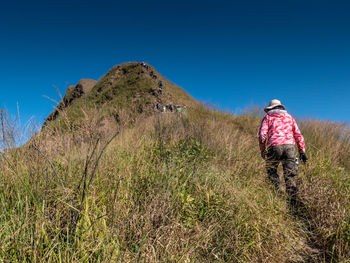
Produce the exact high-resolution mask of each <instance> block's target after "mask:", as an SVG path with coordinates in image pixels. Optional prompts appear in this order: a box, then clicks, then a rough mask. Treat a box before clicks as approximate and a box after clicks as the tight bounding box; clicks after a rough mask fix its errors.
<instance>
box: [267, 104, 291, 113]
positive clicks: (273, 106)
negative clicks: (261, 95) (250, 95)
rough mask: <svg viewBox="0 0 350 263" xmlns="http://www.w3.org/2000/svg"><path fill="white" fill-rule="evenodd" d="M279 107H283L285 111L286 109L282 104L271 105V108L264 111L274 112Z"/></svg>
mask: <svg viewBox="0 0 350 263" xmlns="http://www.w3.org/2000/svg"><path fill="white" fill-rule="evenodd" d="M277 106H281V107H282V108H283V109H284V110H285V109H286V107H284V105H282V104H276V105H271V106H268V107H266V108H265V109H264V111H265V112H267V111H269V110H272V109H273V108H276V107H277Z"/></svg>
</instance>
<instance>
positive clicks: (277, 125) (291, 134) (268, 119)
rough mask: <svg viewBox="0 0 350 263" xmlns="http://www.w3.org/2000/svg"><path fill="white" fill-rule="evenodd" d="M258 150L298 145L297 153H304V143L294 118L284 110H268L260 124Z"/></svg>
mask: <svg viewBox="0 0 350 263" xmlns="http://www.w3.org/2000/svg"><path fill="white" fill-rule="evenodd" d="M258 135H259V144H260V150H261V151H263V150H265V142H266V139H267V147H270V146H274V145H281V144H293V145H294V144H295V142H296V143H297V145H298V148H299V152H303V153H305V142H304V138H303V136H302V135H301V132H300V130H299V128H298V125H297V123H296V122H295V120H294V118H293V117H292V116H291V115H290V114H288V113H287V111H285V110H277V109H276V110H270V111H269V112H268V113H267V114H266V116H265V117H264V119H263V120H262V122H261V125H260V130H259V134H258Z"/></svg>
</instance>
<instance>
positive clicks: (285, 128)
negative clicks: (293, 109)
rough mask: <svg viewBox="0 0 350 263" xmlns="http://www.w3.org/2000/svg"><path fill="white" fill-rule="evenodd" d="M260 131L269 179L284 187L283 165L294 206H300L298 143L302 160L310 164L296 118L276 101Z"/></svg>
mask: <svg viewBox="0 0 350 263" xmlns="http://www.w3.org/2000/svg"><path fill="white" fill-rule="evenodd" d="M264 111H265V112H266V115H265V117H264V118H263V120H262V122H261V125H260V129H259V134H258V135H259V145H260V151H261V157H262V158H263V159H265V161H266V170H267V173H268V176H269V178H270V180H271V181H272V183H273V184H274V185H275V187H276V188H279V186H280V184H281V180H280V177H279V176H278V174H277V168H278V165H279V163H280V162H282V166H283V174H284V180H285V183H286V192H287V194H288V197H289V200H290V203H291V205H292V206H295V204H296V194H297V187H296V182H295V178H294V177H295V176H297V175H298V165H297V162H296V160H297V159H296V153H295V147H294V145H295V142H296V144H297V146H298V149H299V154H300V160H301V161H302V162H303V163H306V162H307V160H308V158H307V157H306V154H305V142H304V137H303V136H302V134H301V132H300V130H299V128H298V125H297V123H296V122H295V120H294V118H293V117H292V116H291V115H290V114H288V113H287V111H286V110H285V106H283V105H282V104H281V102H280V101H279V100H276V99H274V100H272V101H271V102H270V104H269V106H267V107H266V108H265V109H264Z"/></svg>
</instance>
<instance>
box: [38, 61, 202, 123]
mask: <svg viewBox="0 0 350 263" xmlns="http://www.w3.org/2000/svg"><path fill="white" fill-rule="evenodd" d="M160 83H162V84H160ZM160 85H162V90H161V91H160V89H159V88H160ZM156 103H157V104H158V105H161V106H176V105H179V106H182V107H183V106H186V107H196V106H198V105H199V104H198V102H196V101H195V100H194V99H193V98H192V97H191V96H189V95H188V94H187V93H186V92H185V91H184V90H183V89H181V88H180V87H178V86H176V85H174V84H173V83H171V82H170V81H168V80H167V79H165V78H164V77H163V76H161V75H160V74H159V73H158V72H157V71H156V70H155V69H154V68H153V67H152V66H150V65H148V64H146V63H143V62H141V63H138V62H135V63H125V64H122V65H118V66H115V67H113V68H112V69H111V70H110V71H109V72H108V73H107V74H106V75H105V76H103V77H102V78H101V79H100V80H99V81H98V82H96V81H94V80H90V79H85V80H81V81H80V82H79V83H78V84H77V85H75V86H71V87H69V88H68V89H67V92H66V94H65V96H64V97H63V99H62V101H61V102H60V103H59V105H58V106H57V107H56V109H55V110H54V111H53V112H52V113H51V114H50V115H49V117H48V118H47V119H46V121H45V123H44V127H50V128H63V129H70V130H72V129H77V127H78V126H81V124H82V122H83V120H84V118H83V117H84V114H92V111H94V110H95V111H94V114H97V115H98V117H99V119H100V122H101V123H104V125H105V126H115V124H116V123H115V122H118V121H120V114H122V112H127V114H128V118H129V119H134V118H136V117H137V116H139V115H140V114H143V115H145V116H147V115H150V114H152V113H153V112H154V105H155V104H156ZM168 108H169V107H168ZM96 110H97V111H98V113H96ZM169 110H170V109H168V111H169ZM174 111H175V109H174ZM60 112H61V113H62V112H64V117H63V116H62V114H60ZM106 123H108V125H107V124H106ZM67 125H68V126H69V127H67Z"/></svg>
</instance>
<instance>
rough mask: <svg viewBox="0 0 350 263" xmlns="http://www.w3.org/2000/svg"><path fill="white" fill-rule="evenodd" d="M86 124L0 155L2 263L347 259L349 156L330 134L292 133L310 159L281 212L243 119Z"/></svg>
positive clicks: (201, 113) (220, 116) (211, 114)
mask: <svg viewBox="0 0 350 263" xmlns="http://www.w3.org/2000/svg"><path fill="white" fill-rule="evenodd" d="M90 116H98V114H85V121H84V125H82V126H80V127H74V131H72V132H69V133H67V132H62V131H60V130H59V129H55V130H49V129H48V130H47V131H43V132H39V133H38V134H37V135H36V136H34V137H33V138H32V140H31V141H30V142H29V143H28V144H26V145H25V146H24V147H21V148H13V149H12V150H7V151H3V152H2V158H1V162H0V165H1V169H0V173H1V175H0V209H1V213H0V222H1V226H2V227H1V228H0V237H1V239H2V242H1V245H0V260H1V261H4V262H17V261H29V262H340V261H343V262H346V260H350V255H349V240H350V238H349V233H350V231H349V229H350V227H349V224H350V222H349V215H350V213H349V212H350V204H349V193H350V184H349V183H348V180H347V179H348V175H349V166H348V158H349V156H350V152H349V143H348V141H347V140H346V136H345V133H344V131H343V130H341V129H340V128H339V127H338V126H337V125H336V124H333V123H324V122H316V121H308V122H305V123H303V124H302V125H301V127H302V130H303V133H304V134H305V137H306V143H307V145H308V149H309V150H308V154H309V156H310V161H309V163H308V164H307V165H306V166H303V167H300V176H299V188H300V191H299V199H300V207H299V208H298V209H294V210H291V208H290V207H289V205H288V203H287V201H286V197H285V195H283V194H280V193H277V192H275V190H274V188H273V187H272V186H271V184H270V183H269V182H268V181H267V177H266V173H265V168H264V162H263V160H262V159H261V158H260V155H259V150H258V145H257V138H256V132H257V129H258V126H259V124H260V120H259V118H257V117H254V116H253V115H249V114H246V115H243V116H234V115H229V114H225V113H222V112H219V111H213V110H208V109H206V108H204V107H202V108H197V109H193V110H190V111H189V112H187V113H186V114H158V115H153V116H148V117H146V116H140V117H139V118H137V119H133V122H132V125H130V122H128V120H127V118H128V115H127V113H125V114H121V116H124V119H123V117H122V119H123V120H121V121H120V123H119V124H118V125H117V124H116V125H115V126H113V127H110V129H109V130H110V133H108V134H106V133H103V131H102V130H101V120H97V119H95V118H93V117H90ZM8 123H9V124H10V121H9V122H8ZM68 127H69V126H68ZM2 128H3V129H5V130H6V129H8V127H7V126H6V124H5V125H3V127H2ZM339 129H340V130H341V131H340V130H339ZM119 130H120V133H119V132H118V133H116V132H117V131H119ZM113 132H115V134H117V136H116V137H115V138H114V137H113ZM10 133H11V132H10V129H9V134H10ZM6 138H7V139H8V140H13V139H12V137H11V136H7V137H6ZM84 185H85V187H84Z"/></svg>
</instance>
